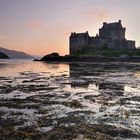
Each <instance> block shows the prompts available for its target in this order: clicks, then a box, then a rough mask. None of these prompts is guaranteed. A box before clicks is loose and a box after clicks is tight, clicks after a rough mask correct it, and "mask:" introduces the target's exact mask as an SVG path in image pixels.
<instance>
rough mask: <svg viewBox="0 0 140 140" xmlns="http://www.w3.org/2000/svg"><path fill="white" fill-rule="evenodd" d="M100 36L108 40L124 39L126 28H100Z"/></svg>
mask: <svg viewBox="0 0 140 140" xmlns="http://www.w3.org/2000/svg"><path fill="white" fill-rule="evenodd" d="M99 36H100V37H101V38H104V39H108V40H123V39H125V28H122V29H119V30H115V29H114V30H107V29H103V28H102V29H99Z"/></svg>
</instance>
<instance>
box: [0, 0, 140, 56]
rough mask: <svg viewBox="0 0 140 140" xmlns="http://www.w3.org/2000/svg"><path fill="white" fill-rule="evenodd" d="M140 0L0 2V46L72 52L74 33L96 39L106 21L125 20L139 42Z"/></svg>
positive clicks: (129, 35)
mask: <svg viewBox="0 0 140 140" xmlns="http://www.w3.org/2000/svg"><path fill="white" fill-rule="evenodd" d="M139 5H140V1H139V0H133V1H132V0H123V1H122V0H117V1H116V0H1V1H0V19H1V20H0V46H1V47H5V48H8V49H15V50H20V51H24V52H26V53H29V54H36V55H45V54H48V53H51V52H58V53H60V54H61V55H64V54H68V53H69V36H70V33H71V32H85V31H89V34H90V35H93V36H95V35H96V33H98V29H99V28H100V27H101V26H102V23H103V22H104V21H106V22H116V21H118V20H119V19H121V20H122V23H123V26H125V27H126V29H127V30H126V37H127V39H132V40H133V39H134V40H136V45H137V46H139V44H140V39H139V33H140V28H139V25H140V19H139V18H138V17H139V13H140V8H139Z"/></svg>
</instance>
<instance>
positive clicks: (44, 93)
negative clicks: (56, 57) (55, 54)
mask: <svg viewBox="0 0 140 140" xmlns="http://www.w3.org/2000/svg"><path fill="white" fill-rule="evenodd" d="M52 137H53V138H54V139H58V140H59V139H60V140H63V139H64V140H65V139H66V140H67V139H69V140H78V139H79V140H80V139H81V140H82V139H83V140H90V139H97V140H99V139H108V140H109V139H118V140H119V139H120V140H122V139H124V140H125V139H130V140H133V139H135V140H137V139H138V140H139V139H140V64H139V63H128V62H127V63H121V62H115V63H114V62H108V63H107V62H106V63H102V62H98V63H95V62H94V63H51V62H35V61H32V60H0V139H9V140H10V138H11V139H16V138H19V139H25V138H27V139H34V140H35V139H41V140H43V139H44V140H45V139H48V140H49V139H51V138H52Z"/></svg>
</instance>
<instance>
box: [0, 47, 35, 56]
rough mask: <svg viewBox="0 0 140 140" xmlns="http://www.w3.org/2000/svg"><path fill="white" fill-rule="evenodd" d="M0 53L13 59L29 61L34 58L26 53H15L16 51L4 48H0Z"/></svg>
mask: <svg viewBox="0 0 140 140" xmlns="http://www.w3.org/2000/svg"><path fill="white" fill-rule="evenodd" d="M0 52H2V53H4V54H6V55H7V56H8V57H9V58H12V59H29V58H34V57H33V56H31V55H28V54H26V53H24V52H20V51H15V50H9V49H6V48H2V47H0Z"/></svg>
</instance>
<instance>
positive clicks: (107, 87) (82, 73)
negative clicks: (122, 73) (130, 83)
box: [69, 63, 124, 96]
mask: <svg viewBox="0 0 140 140" xmlns="http://www.w3.org/2000/svg"><path fill="white" fill-rule="evenodd" d="M105 68H106V69H105ZM114 68H115V67H114V66H110V65H108V66H107V65H104V64H100V65H99V64H93V63H92V64H85V63H83V64H81V63H80V64H78V63H76V64H70V65H69V73H70V74H69V75H70V78H71V88H85V89H88V88H91V87H92V86H94V89H97V90H98V91H99V92H101V93H103V94H105V93H106V94H110V95H114V96H122V95H123V94H124V85H122V84H121V85H120V84H117V83H115V82H108V81H106V80H105V78H106V77H105V73H107V72H108V70H111V69H112V70H113V69H114ZM117 68H118V66H117Z"/></svg>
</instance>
